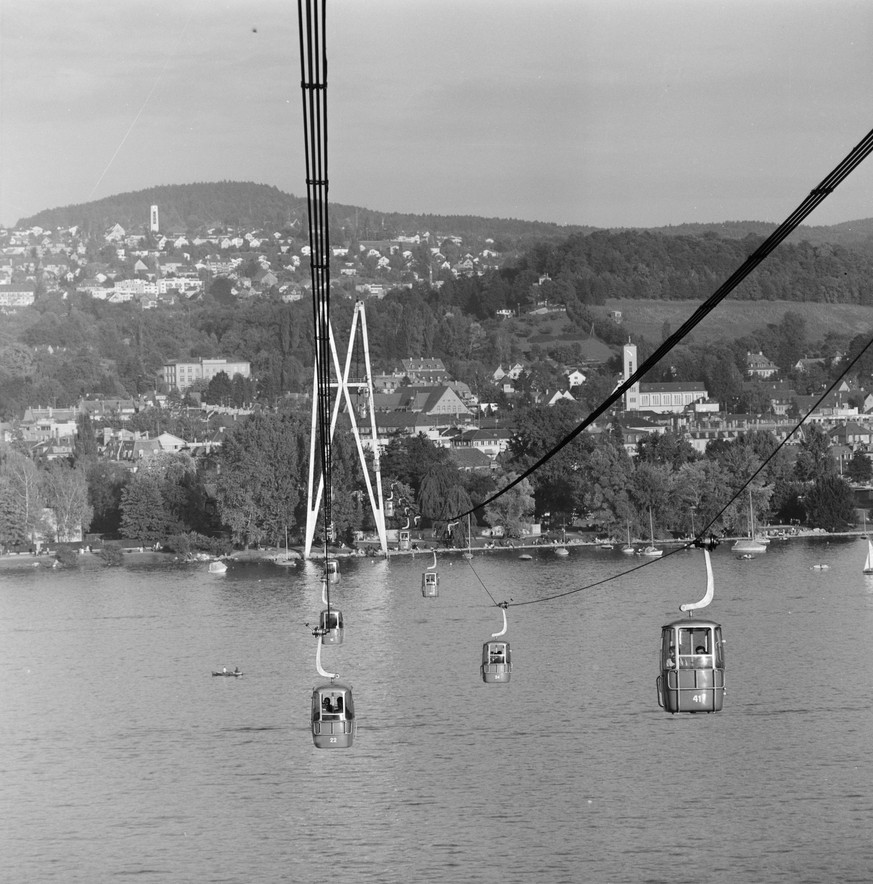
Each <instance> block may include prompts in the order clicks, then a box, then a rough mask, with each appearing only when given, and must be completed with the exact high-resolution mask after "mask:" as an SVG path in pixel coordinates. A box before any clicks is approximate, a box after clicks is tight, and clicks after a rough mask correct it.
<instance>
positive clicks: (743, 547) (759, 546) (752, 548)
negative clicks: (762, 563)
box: [731, 488, 769, 558]
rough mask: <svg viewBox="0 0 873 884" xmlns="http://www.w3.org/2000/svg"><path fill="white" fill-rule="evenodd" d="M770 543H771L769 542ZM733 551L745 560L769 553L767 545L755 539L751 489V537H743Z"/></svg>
mask: <svg viewBox="0 0 873 884" xmlns="http://www.w3.org/2000/svg"><path fill="white" fill-rule="evenodd" d="M768 542H769V541H768ZM731 550H732V551H733V552H735V553H737V554H739V555H741V556H743V557H744V558H745V557H746V556H754V555H758V554H759V553H765V552H767V544H766V543H762V542H761V541H760V540H759V539H758V538H757V537H755V511H754V509H753V508H752V489H751V488H749V536H748V537H741V538H740V539H739V540H738V541H737V542H736V543H735V544H734V545H733V546H732V547H731Z"/></svg>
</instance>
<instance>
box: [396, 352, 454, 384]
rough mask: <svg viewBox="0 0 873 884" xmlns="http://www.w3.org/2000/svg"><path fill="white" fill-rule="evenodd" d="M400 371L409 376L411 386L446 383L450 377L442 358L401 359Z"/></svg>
mask: <svg viewBox="0 0 873 884" xmlns="http://www.w3.org/2000/svg"><path fill="white" fill-rule="evenodd" d="M400 373H402V374H403V375H405V376H406V377H407V378H409V383H410V384H412V385H413V386H422V387H432V386H434V385H435V384H446V383H448V382H449V381H451V379H452V378H451V375H450V374H449V373H448V371H447V370H446V367H445V365H444V364H443V361H442V359H421V358H411V359H401V360H400Z"/></svg>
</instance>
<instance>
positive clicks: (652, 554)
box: [636, 507, 664, 559]
mask: <svg viewBox="0 0 873 884" xmlns="http://www.w3.org/2000/svg"><path fill="white" fill-rule="evenodd" d="M636 554H637V555H638V556H647V557H648V558H650V559H656V558H658V556H662V555H664V550H662V549H659V548H658V547H657V546H655V523H654V521H653V520H652V508H651V507H649V544H648V546H644V547H643V548H642V549H638V550H637V551H636Z"/></svg>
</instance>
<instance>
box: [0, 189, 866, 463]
mask: <svg viewBox="0 0 873 884" xmlns="http://www.w3.org/2000/svg"><path fill="white" fill-rule="evenodd" d="M150 222H151V223H150V230H148V231H147V232H143V233H128V232H126V231H125V230H124V229H123V228H122V227H121V226H120V225H117V224H116V225H114V226H113V227H112V228H110V229H109V230H108V231H106V233H105V236H104V243H103V244H102V247H101V250H100V254H102V255H103V256H104V257H107V255H109V254H110V253H111V257H112V258H113V259H114V260H113V261H112V262H108V261H101V260H100V255H97V256H96V257H95V254H94V246H93V244H90V245H89V244H88V243H86V242H85V241H84V239H83V238H82V237H81V236H80V235H79V232H78V231H77V229H76V228H70V229H64V230H55V231H47V230H42V229H41V228H38V227H32V228H29V229H26V230H0V311H2V312H10V311H15V310H19V309H21V308H25V307H28V306H30V305H32V304H33V303H34V300H35V298H36V296H37V292H51V291H53V290H57V291H59V292H61V296H62V297H63V296H64V295H63V292H69V291H71V290H74V291H77V292H82V293H87V294H88V295H90V296H91V297H92V298H94V299H96V300H100V301H105V302H107V303H122V302H135V303H136V304H138V305H139V306H140V307H141V309H143V310H152V309H159V308H160V307H161V305H162V304H172V303H176V302H178V301H179V300H190V299H196V298H198V297H200V296H201V294H202V292H203V291H204V287H205V286H208V285H209V284H210V283H211V281H213V280H215V279H216V278H219V277H222V278H225V279H227V280H228V283H229V285H230V286H231V293H232V294H233V295H235V296H236V297H238V298H246V297H254V296H256V295H260V294H264V293H267V292H271V293H272V294H273V295H274V296H278V297H279V298H281V299H284V300H287V301H293V300H297V299H299V298H301V297H303V296H304V294H305V293H306V290H307V287H308V286H309V284H310V283H309V268H308V260H307V259H308V255H309V247H308V245H301V240H300V239H293V238H291V239H285V238H283V237H282V235H280V234H271V235H269V236H267V235H266V234H264V233H263V232H259V231H249V232H235V233H227V232H224V233H220V234H219V233H217V232H215V231H208V232H206V233H205V234H204V235H202V236H190V237H189V236H187V235H185V234H164V233H162V232H161V231H160V224H159V218H158V207H157V206H153V207H152V209H151V219H150ZM435 240H436V241H438V242H439V243H440V244H438V245H431V243H432V242H434V241H435ZM445 243H449V244H451V245H452V246H453V252H454V254H453V255H452V256H451V258H450V256H447V255H446V254H444V252H443V251H441V249H445V251H449V249H448V248H445V245H443V244H445ZM492 244H493V243H492V242H491V241H490V240H489V241H487V242H486V243H485V247H484V248H482V249H481V250H479V251H478V252H477V253H476V254H472V253H470V252H465V251H464V250H463V242H462V240H461V238H460V237H453V236H451V235H448V234H447V235H442V236H440V237H435V236H432V235H431V234H429V233H421V234H415V235H413V236H402V237H396V238H394V239H391V240H385V241H367V242H360V243H359V244H358V246H357V247H358V253H357V254H350V253H349V249H347V248H334V249H333V258H334V261H335V267H336V268H337V269H336V271H335V274H334V275H335V277H336V278H337V282H338V284H342V285H345V286H346V287H347V289H349V288H350V289H351V292H352V293H353V295H354V296H355V297H358V298H362V299H365V298H372V297H377V298H378V297H381V296H383V295H384V294H385V292H386V291H387V290H388V289H395V288H398V287H403V286H409V287H411V286H412V285H413V283H414V282H416V281H421V280H422V272H423V271H424V272H426V273H428V274H429V277H430V278H428V280H427V281H428V282H429V283H431V284H432V285H438V284H439V282H438V281H435V280H434V279H433V276H434V274H437V275H439V274H445V273H451V274H452V275H454V276H459V275H471V274H482V273H484V272H486V270H489V269H494V268H497V267H499V266H500V262H501V255H500V254H499V253H498V252H496V251H494V250H493V249H492V248H490V247H489V246H490V245H492ZM422 249H424V250H425V254H426V255H427V256H428V260H427V262H426V264H427V267H426V268H423V267H422V263H421V260H420V257H421V254H422ZM107 250H110V253H107ZM416 255H418V259H417V258H416ZM252 262H254V263H255V265H256V268H255V270H254V273H252V274H251V275H250V276H247V275H243V274H242V273H241V272H240V269H241V268H242V267H243V266H247V267H248V269H249V272H251V270H252V268H251V263H252ZM110 265H111V266H110ZM119 267H121V268H124V271H123V272H122V271H120V270H119V269H118V268H119ZM560 309H561V308H560V307H558V306H555V305H549V304H547V303H541V304H538V305H537V307H536V308H535V311H534V312H540V313H547V312H550V311H555V310H560ZM612 319H613V320H614V321H615V322H617V323H619V324H620V323H621V321H622V318H621V315H620V314H618V315H613V316H612ZM579 352H580V357H579V362H578V363H577V364H575V365H571V366H565V367H564V384H563V386H562V387H561V388H559V389H554V390H534V391H533V395H534V401H536V402H539V403H540V404H543V405H546V406H553V405H555V403H557V402H559V401H562V400H567V401H573V400H574V399H575V398H576V396H574V393H578V391H579V390H580V389H581V388H582V387H583V385H584V384H585V383H586V380H587V377H588V375H589V374H590V373H591V372H594V371H599V370H602V369H603V367H604V366H605V365H606V364H607V363H608V362H610V361H611V360H613V359H614V358H615V357H616V356H619V355H620V356H621V359H622V362H623V371H622V375H621V376H620V377H617V378H616V383H618V382H619V381H620V380H622V379H624V378H627V377H629V376H630V374H631V373H632V372H633V371H634V370H635V368H636V364H637V356H636V347H635V346H634V344H633V343H630V342H628V343H627V344H625V345H624V347H623V348H622V352H621V353H620V354H619V353H618V352H617V348H614V347H610V346H607V345H606V344H604V343H602V342H601V341H598V340H596V339H594V338H591V339H589V340H588V341H584V342H582V344H581V345H580V351H579ZM834 358H835V359H839V354H835V356H834ZM823 361H824V360H823V359H820V360H800V362H799V363H798V364H797V365H796V366H795V368H796V369H797V370H799V371H804V370H807V369H809V368H811V367H812V365H811V363H814V362H823ZM804 363H810V365H806V364H804ZM527 369H528V366H527V365H525V364H523V363H522V362H516V363H513V364H505V365H495V366H494V367H493V374H492V376H491V386H490V388H488V389H484V390H483V389H479V390H477V391H476V392H475V393H474V392H473V391H472V390H471V389H470V387H469V386H468V385H467V383H465V382H464V380H463V379H459V378H454V377H451V376H450V374H449V372H448V371H447V369H446V367H445V365H444V364H443V362H442V361H441V360H440V359H435V358H431V357H430V356H429V355H428V354H415V355H410V357H409V358H406V359H403V360H401V361H400V362H399V363H398V364H397V365H396V366H394V367H393V368H392V369H391V370H390V371H389V372H387V373H383V374H376V375H374V376H373V377H372V383H373V389H374V399H373V409H374V411H375V413H376V438H373V432H372V428H371V425H370V423H369V421H368V420H366V419H365V418H364V417H363V416H362V415H359V416H358V417H357V421H358V429H359V432H360V433H361V436H362V438H363V440H364V443H365V444H366V445H369V446H371V447H372V446H377V447H379V448H384V446H385V445H387V444H388V442H389V441H390V440H391V439H392V438H393V437H396V436H398V435H416V434H419V433H421V434H423V435H424V436H426V437H427V438H428V439H430V440H431V441H433V442H434V443H435V444H436V445H439V446H443V447H446V448H448V449H450V450H451V452H452V454H453V456H454V459H455V460H456V462H457V465H458V467H459V468H460V469H463V470H488V469H491V468H494V467H495V466H496V460H497V458H498V456H499V455H500V454H501V453H502V452H503V451H504V450H505V449H506V448H507V446H508V445H509V442H510V439H511V437H512V433H513V427H512V409H511V407H510V408H507V407H505V406H504V407H502V408H501V407H500V406H498V404H497V402H496V401H495V400H499V401H501V402H502V403H507V402H509V403H511V402H512V397H513V396H514V395H515V394H516V391H517V387H518V385H519V383H520V381H522V380H523V379H524V377H525V374H526V372H527ZM222 373H223V374H224V375H226V376H227V378H229V379H232V378H233V377H235V376H240V377H243V378H249V377H251V365H250V363H248V362H245V361H240V360H231V359H224V358H216V359H197V360H189V361H181V360H174V361H171V362H168V363H166V364H165V365H164V366H163V368H162V370H161V376H160V378H159V379H156V380H157V383H156V385H155V392H154V394H153V395H150V396H149V397H143V398H141V399H138V400H134V399H113V400H107V399H88V398H83V399H82V400H81V401H79V402H78V403H76V404H74V405H71V406H70V407H67V408H50V407H41V406H40V405H39V403H33V404H32V405H31V407H29V408H27V409H26V411H25V413H24V414H23V416H22V417H21V419H20V420H18V421H14V422H10V423H7V424H0V439H3V440H4V441H7V442H9V441H11V440H12V439H13V438H20V439H21V440H22V441H23V442H24V443H26V444H27V445H28V446H30V447H31V450H32V451H33V452H34V454H38V455H39V456H41V457H43V458H45V459H49V460H50V459H52V458H57V457H67V456H69V455H70V453H71V451H72V447H73V440H74V438H75V433H76V421H77V417H79V416H80V415H83V414H87V415H88V416H89V417H90V418H91V419H92V421H93V422H94V423H95V425H96V426H98V427H100V434H101V435H100V438H99V440H98V441H99V442H100V444H101V452H102V454H103V455H104V456H106V457H109V458H112V459H114V460H121V461H126V462H129V463H131V464H135V463H136V461H137V460H139V459H140V458H143V457H146V456H148V455H149V454H150V453H153V452H155V451H180V450H185V451H189V452H191V453H192V454H195V455H196V454H199V453H204V452H208V451H209V450H211V448H212V447H214V446H215V445H218V444H220V443H221V440H222V437H223V433H224V432H226V430H227V428H228V427H230V426H232V425H233V423H234V422H235V421H237V420H239V419H240V418H241V417H242V416H243V415H244V414H246V413H248V411H249V410H250V409H244V408H229V407H217V406H214V405H206V404H200V403H199V402H198V397H197V396H196V395H191V394H190V390H189V388H192V386H197V382H201V383H200V386H201V387H202V383H203V382H208V381H210V380H211V379H212V378H214V377H215V376H216V375H218V374H222ZM746 376H747V381H748V382H749V383H754V384H756V385H758V388H759V389H762V390H763V391H765V393H766V396H767V397H768V398H769V403H770V407H769V409H768V410H767V411H766V412H764V413H761V414H754V415H753V414H732V413H729V412H727V411H725V410H724V409H723V408H722V405H721V404H720V403H718V402H716V401H713V400H712V399H711V398H710V396H709V393H708V391H707V390H706V389H705V386H704V385H703V384H701V383H678V382H677V383H645V382H642V383H638V384H636V385H634V386H633V387H632V388H631V389H629V390H628V391H627V392H626V394H625V395H624V397H623V401H622V403H621V407H620V408H617V409H616V410H615V412H614V413H613V414H611V415H609V416H604V420H603V421H601V422H599V423H598V424H595V425H593V426H592V427H591V428H590V431H591V432H602V431H604V430H605V429H606V428H607V426H608V424H609V423H611V422H612V421H617V423H618V424H619V425H620V426H621V429H622V432H623V438H624V441H625V446H626V448H627V450H628V452H629V453H630V454H631V455H633V454H635V453H636V451H637V444H638V443H639V441H640V439H641V438H643V437H644V436H646V435H648V434H652V433H665V432H668V431H669V432H672V433H674V434H676V435H677V436H679V437H680V438H684V439H686V440H687V441H688V442H689V443H690V444H691V445H692V446H693V447H694V448H695V449H696V450H697V451H700V452H703V451H704V450H705V448H706V445H707V444H708V443H709V442H711V441H712V440H726V441H729V440H732V439H735V438H737V437H738V436H740V435H741V434H744V433H747V432H749V431H753V430H762V431H768V432H771V433H773V434H774V436H775V437H776V438H777V439H778V440H780V441H782V440H784V439H785V438H786V437H787V436H788V434H789V433H790V432H791V430H792V429H793V427H794V426H795V424H796V422H797V415H798V414H805V413H806V412H807V411H808V410H809V409H810V408H811V407H812V406H813V404H814V403H815V401H816V399H817V398H818V397H817V396H802V395H798V394H797V393H796V392H795V391H794V390H793V389H791V387H790V385H789V384H788V383H787V382H785V381H783V380H780V379H779V378H778V370H777V367H776V366H775V365H774V364H773V363H772V362H771V361H770V360H769V359H767V357H766V356H764V355H763V354H762V353H748V354H747V358H746ZM182 400H184V406H183V405H182V404H180V402H182ZM170 407H173V408H175V409H177V410H178V409H180V408H182V407H185V408H186V409H187V410H188V411H189V412H190V414H191V416H192V417H193V416H195V415H196V416H199V418H200V419H201V420H202V424H203V427H204V428H205V429H204V431H203V433H202V434H201V435H200V437H199V438H190V439H181V438H178V437H177V436H174V435H172V434H169V433H163V434H158V435H156V436H154V435H153V436H152V437H151V438H149V436H148V434H147V433H144V432H137V431H132V430H125V429H124V424H125V422H126V421H128V420H129V419H130V417H131V416H133V415H134V414H137V413H139V412H141V411H143V410H145V409H148V408H170ZM607 418H608V419H607ZM808 420H809V422H811V423H815V424H817V425H819V426H821V427H822V428H823V429H824V430H825V431H826V432H827V433H828V435H829V437H830V439H831V442H832V446H833V447H832V454H833V455H834V457H835V458H836V459H837V461H838V462H839V463H840V464H841V465H842V464H843V463H844V462H845V461H847V460H848V459H851V457H852V456H853V455H854V454H855V453H857V452H862V453H865V454H870V453H871V452H873V392H869V391H867V390H865V389H864V388H862V387H858V386H853V384H852V383H851V382H848V381H847V382H844V383H842V384H840V385H839V386H838V387H837V388H836V389H834V390H833V391H832V392H831V393H830V394H829V395H828V396H827V397H826V398H825V399H824V400H823V401H822V402H821V403H819V405H818V406H817V407H816V408H815V410H814V411H813V413H812V414H811V415H810V417H809V419H808ZM792 441H795V442H796V441H798V440H797V439H794V440H792Z"/></svg>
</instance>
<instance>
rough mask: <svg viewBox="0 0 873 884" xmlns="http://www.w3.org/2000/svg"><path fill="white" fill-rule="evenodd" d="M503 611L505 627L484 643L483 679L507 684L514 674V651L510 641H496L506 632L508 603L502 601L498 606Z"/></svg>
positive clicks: (486, 681)
mask: <svg viewBox="0 0 873 884" xmlns="http://www.w3.org/2000/svg"><path fill="white" fill-rule="evenodd" d="M498 607H499V608H500V609H501V610H502V611H503V629H501V630H500V632H495V633H493V634H492V636H491V640H490V641H487V642H485V644H484V645H482V665H481V667H480V671H481V673H482V681H484V682H485V683H486V684H506V683H507V682H508V681H509V678H510V676H511V675H512V651H511V649H510V647H509V642H508V641H495V639H499V638H500V636H502V635H505V634H506V629H507V624H506V608H507V603H506V602H501V603H500V605H499V606H498Z"/></svg>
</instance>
